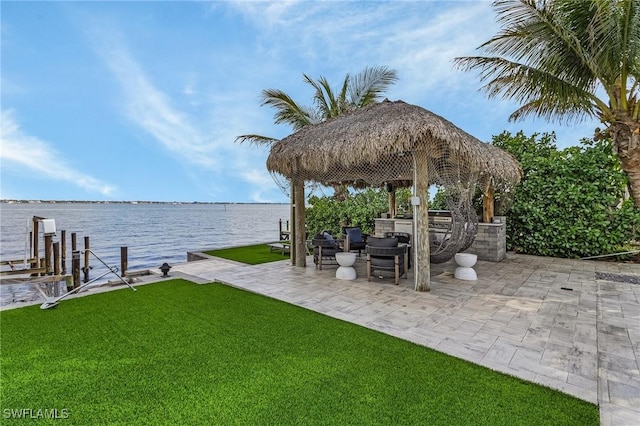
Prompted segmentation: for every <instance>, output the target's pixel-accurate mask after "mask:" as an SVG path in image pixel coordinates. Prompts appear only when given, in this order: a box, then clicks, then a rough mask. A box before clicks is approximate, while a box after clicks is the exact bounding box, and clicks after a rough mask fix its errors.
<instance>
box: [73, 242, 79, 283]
mask: <svg viewBox="0 0 640 426" xmlns="http://www.w3.org/2000/svg"><path fill="white" fill-rule="evenodd" d="M71 274H72V275H73V288H76V287H79V286H80V252H79V251H78V250H74V251H72V252H71Z"/></svg>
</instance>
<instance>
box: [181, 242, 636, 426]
mask: <svg viewBox="0 0 640 426" xmlns="http://www.w3.org/2000/svg"><path fill="white" fill-rule="evenodd" d="M308 265H309V266H308V267H307V268H298V267H293V266H291V265H289V262H288V261H282V262H275V263H267V264H263V265H255V266H240V265H238V264H236V263H231V262H227V261H224V260H218V259H214V260H203V261H198V262H190V263H186V264H182V265H176V266H174V268H173V270H172V275H174V276H175V275H181V274H182V275H188V276H189V277H190V278H191V279H193V280H196V281H198V282H209V281H213V280H218V281H221V282H224V283H226V284H229V285H232V286H235V287H239V288H243V289H247V290H250V291H254V292H256V293H260V294H264V295H266V296H269V297H273V298H275V299H279V300H283V301H285V302H289V303H292V304H296V305H299V306H302V307H305V308H307V309H311V310H314V311H317V312H321V313H324V314H326V315H329V316H332V317H335V318H339V319H342V320H345V321H349V322H352V323H356V324H359V325H362V326H364V327H368V328H371V329H375V330H378V331H381V332H384V333H387V334H390V335H393V336H397V337H399V338H403V339H406V340H410V341H412V342H415V343H417V344H420V345H424V346H427V347H430V348H433V349H436V350H438V351H441V352H445V353H447V354H450V355H453V356H455V357H458V358H462V359H465V360H468V361H471V362H474V363H476V364H480V365H483V366H486V367H488V368H491V369H493V370H496V371H500V372H503V373H506V374H510V375H513V376H517V377H520V378H522V379H525V380H529V381H532V382H535V383H539V384H542V385H545V386H548V387H551V388H554V389H558V390H560V391H562V392H566V393H568V394H571V395H573V396H576V397H578V398H581V399H583V400H586V401H589V402H592V403H596V404H598V405H599V407H600V420H601V424H602V425H612V426H613V425H616V426H618V425H630V426H631V425H640V368H639V355H640V285H637V284H631V283H623V282H614V281H604V280H597V279H596V272H602V273H608V274H619V275H626V276H634V277H640V265H637V264H625V263H611V262H596V261H580V260H571V259H556V258H548V257H537V256H526V255H516V254H512V253H510V254H509V255H508V257H507V259H506V260H505V261H503V262H500V263H492V262H483V261H479V262H478V264H477V265H476V267H475V269H476V271H477V273H478V280H477V281H462V280H458V279H455V278H454V277H453V271H454V270H455V264H454V263H453V262H452V261H451V262H447V263H445V264H441V265H432V271H431V277H432V279H431V291H430V292H426V293H420V292H416V291H414V290H413V279H412V278H413V277H412V275H411V273H410V274H409V278H408V279H402V280H401V281H400V285H398V286H395V285H394V284H393V280H392V279H389V278H386V279H382V280H381V279H378V278H375V279H373V280H372V281H371V282H368V281H367V279H366V272H365V261H364V256H363V257H361V258H360V259H359V260H358V261H357V262H356V270H357V272H358V278H357V279H356V280H354V281H341V280H337V279H336V278H335V270H336V267H327V268H323V270H322V271H318V270H316V269H315V268H314V266H313V264H312V262H311V258H310V257H309V258H308ZM410 272H411V270H410Z"/></svg>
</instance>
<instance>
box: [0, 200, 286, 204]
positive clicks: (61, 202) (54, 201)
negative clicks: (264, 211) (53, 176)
mask: <svg viewBox="0 0 640 426" xmlns="http://www.w3.org/2000/svg"><path fill="white" fill-rule="evenodd" d="M0 203H1V204H180V205H183V204H258V205H285V204H288V203H255V202H253V203H250V202H233V201H143V200H140V201H91V200H9V199H5V200H0Z"/></svg>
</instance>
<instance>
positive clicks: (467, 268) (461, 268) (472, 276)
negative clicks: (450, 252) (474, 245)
mask: <svg viewBox="0 0 640 426" xmlns="http://www.w3.org/2000/svg"><path fill="white" fill-rule="evenodd" d="M454 259H455V261H456V263H457V264H458V267H457V268H456V271H455V272H454V274H453V276H454V277H456V278H457V279H459V280H467V281H475V280H477V279H478V275H476V271H474V270H473V265H475V264H476V262H477V261H478V256H477V255H475V254H471V253H456V255H455V256H454Z"/></svg>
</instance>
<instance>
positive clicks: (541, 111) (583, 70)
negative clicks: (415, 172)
mask: <svg viewBox="0 0 640 426" xmlns="http://www.w3.org/2000/svg"><path fill="white" fill-rule="evenodd" d="M493 7H494V10H495V11H496V12H497V17H498V21H499V22H500V23H501V26H502V28H501V31H500V32H499V33H498V34H497V35H495V36H494V37H493V38H491V39H490V40H489V41H487V42H485V43H484V44H482V45H481V46H480V47H479V49H482V50H484V51H485V52H487V54H488V56H473V57H460V58H456V59H455V62H456V65H457V66H458V67H459V68H461V69H463V70H465V71H469V70H476V71H479V76H480V79H481V81H482V82H483V83H485V85H484V86H483V90H485V91H486V92H487V93H488V96H489V97H501V98H503V99H513V100H515V101H517V102H518V103H519V104H521V106H520V107H519V108H518V109H517V110H516V111H514V112H513V113H512V114H511V116H510V117H509V119H510V120H517V119H521V118H524V117H527V116H538V117H543V118H546V119H550V120H554V119H555V120H557V121H559V122H566V123H569V122H578V121H581V120H583V119H585V118H588V117H596V118H598V119H599V120H600V121H601V122H602V123H603V124H605V125H606V126H607V127H606V129H604V130H600V129H596V136H597V137H607V136H608V137H610V138H611V143H612V149H613V152H614V153H615V154H617V156H618V158H619V160H620V165H621V167H622V169H623V170H624V171H625V172H626V173H627V176H628V177H629V189H630V192H631V195H632V197H633V200H634V204H635V206H636V207H637V208H640V122H639V115H640V102H639V101H640V0H496V1H494V3H493Z"/></svg>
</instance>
